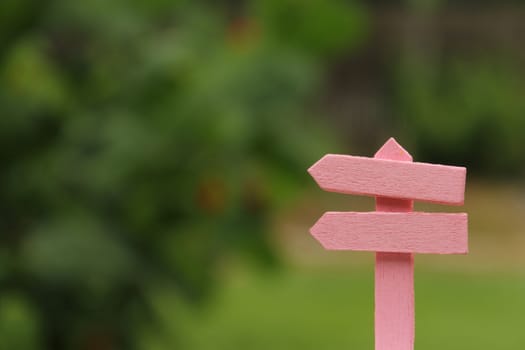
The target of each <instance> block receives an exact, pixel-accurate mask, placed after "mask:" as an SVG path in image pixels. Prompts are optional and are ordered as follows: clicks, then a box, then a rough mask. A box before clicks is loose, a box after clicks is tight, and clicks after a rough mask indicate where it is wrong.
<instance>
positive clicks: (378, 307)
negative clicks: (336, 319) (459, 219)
mask: <svg viewBox="0 0 525 350" xmlns="http://www.w3.org/2000/svg"><path fill="white" fill-rule="evenodd" d="M374 157H375V158H377V159H393V160H398V161H405V162H412V156H411V155H410V154H409V153H408V152H407V151H406V150H405V149H404V148H403V147H401V146H400V145H399V144H398V143H397V142H396V140H394V139H393V138H391V139H389V140H388V141H387V142H386V143H385V144H384V145H383V147H381V148H380V149H379V151H377V152H376V154H375V156H374ZM413 206H414V204H413V201H412V200H403V199H392V198H385V197H376V211H378V212H411V211H412V209H413ZM414 302H415V301H414V255H413V254H411V253H383V252H378V253H376V266H375V349H376V350H413V349H414V336H415V310H414Z"/></svg>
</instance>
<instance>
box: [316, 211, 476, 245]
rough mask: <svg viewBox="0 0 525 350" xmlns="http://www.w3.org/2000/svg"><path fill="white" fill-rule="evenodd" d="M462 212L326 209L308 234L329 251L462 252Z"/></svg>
mask: <svg viewBox="0 0 525 350" xmlns="http://www.w3.org/2000/svg"><path fill="white" fill-rule="evenodd" d="M467 221H468V218H467V214H464V213H457V214H456V213H453V214H450V213H419V212H409V213H402V212H327V213H325V214H324V215H323V216H322V217H321V218H320V219H319V220H318V221H317V222H316V223H315V225H314V226H313V227H312V228H311V229H310V233H311V234H312V235H313V236H314V237H315V238H316V239H317V240H318V241H319V242H320V243H321V244H322V245H323V246H324V247H325V248H326V249H330V250H358V251H374V252H397V253H428V254H466V253H467V252H468V230H467V226H468V223H467Z"/></svg>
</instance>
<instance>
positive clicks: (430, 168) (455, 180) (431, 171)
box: [308, 154, 466, 205]
mask: <svg viewBox="0 0 525 350" xmlns="http://www.w3.org/2000/svg"><path fill="white" fill-rule="evenodd" d="M308 172H309V173H310V174H311V175H312V177H313V178H314V179H315V181H316V182H317V183H318V184H319V186H320V187H321V188H322V189H323V190H326V191H330V192H339V193H346V194H358V195H366V196H383V197H392V198H401V199H409V200H419V201H426V202H434V203H441V204H452V205H461V204H463V201H464V193H465V178H466V169H465V168H463V167H456V166H446V165H435V164H427V163H407V162H406V161H405V162H403V161H398V160H385V159H374V158H367V157H354V156H346V155H337V154H327V155H325V156H324V157H323V158H321V159H320V160H319V161H318V162H317V163H315V164H314V165H313V166H312V167H310V169H308Z"/></svg>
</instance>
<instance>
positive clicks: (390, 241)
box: [308, 138, 468, 350]
mask: <svg viewBox="0 0 525 350" xmlns="http://www.w3.org/2000/svg"><path fill="white" fill-rule="evenodd" d="M308 172H309V173H310V174H311V175H312V177H313V178H314V179H315V181H316V182H317V183H318V184H319V186H320V187H321V188H322V189H323V190H326V191H331V192H339V193H346V194H357V195H366V196H374V197H376V211H375V212H357V213H356V212H327V213H325V214H324V215H323V216H322V217H321V218H320V219H319V221H317V222H316V223H315V225H314V226H313V227H312V228H311V229H310V232H311V234H312V235H313V236H314V237H315V238H316V239H317V240H318V241H319V242H320V243H321V244H322V245H323V247H325V248H326V249H329V250H360V251H373V252H376V268H375V349H376V350H412V349H413V348H414V328H415V327H414V256H413V253H433V254H466V253H467V252H468V228H467V221H468V218H467V214H463V213H459V214H455V213H454V214H452V213H419V212H412V207H413V201H414V200H420V201H427V202H434V203H441V204H450V205H462V204H463V201H464V193H465V178H466V169H465V168H463V167H455V166H445V165H435V164H427V163H413V162H412V156H411V155H410V154H409V153H408V152H407V151H405V150H404V149H403V147H401V146H400V145H399V144H398V143H397V142H396V140H394V139H393V138H391V139H389V140H388V141H387V142H386V143H385V144H384V145H383V147H381V149H380V150H379V151H377V153H376V154H375V157H374V158H366V157H354V156H345V155H333V154H328V155H326V156H324V157H323V158H321V159H320V160H319V161H318V162H317V163H315V164H314V165H313V166H312V167H311V168H310V169H308Z"/></svg>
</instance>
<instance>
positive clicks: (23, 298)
mask: <svg viewBox="0 0 525 350" xmlns="http://www.w3.org/2000/svg"><path fill="white" fill-rule="evenodd" d="M524 35H525V6H524V5H522V2H519V1H497V2H496V1H470V0H463V1H440V0H424V1H420V0H410V1H403V2H402V1H387V0H381V1H380V0H375V1H366V2H365V1H343V0H341V1H338V0H266V1H265V0H245V1H240V0H215V1H192V0H186V1H184V0H178V1H173V0H129V1H124V0H112V1H107V0H90V1H72V0H2V1H1V2H0V166H1V170H0V348H1V349H9V350H16V349H22V350H25V349H27V350H33V349H43V350H62V349H80V350H114V349H137V350H138V349H147V350H149V349H151V350H162V349H181V350H212V349H218V350H228V349H254V350H257V349H275V350H280V349H282V350H291V349H301V350H307V349H312V350H313V349H372V348H373V261H374V259H373V254H371V253H355V252H325V251H323V249H321V247H320V246H319V244H317V243H316V242H315V241H314V240H313V239H312V238H311V237H310V235H309V233H308V228H309V227H310V226H311V225H312V224H313V223H314V222H315V221H316V219H317V218H318V217H319V216H320V215H321V214H322V213H323V212H324V211H326V210H355V211H357V210H373V206H374V201H373V199H371V198H358V197H351V196H343V195H337V194H333V193H325V192H322V191H321V190H320V189H319V188H318V187H317V185H316V184H315V183H314V181H313V180H312V179H311V178H310V177H309V176H308V174H307V173H306V169H307V168H308V167H309V166H310V165H311V164H313V163H314V162H315V161H316V160H318V159H319V158H320V157H321V156H322V155H323V154H325V153H346V154H355V155H365V156H370V155H372V154H373V153H374V152H375V150H377V149H378V148H379V147H380V146H381V145H382V144H383V142H384V141H385V140H386V139H387V138H388V137H390V136H394V137H396V138H397V140H398V141H399V142H400V143H401V144H402V145H404V146H405V147H406V148H407V149H408V150H409V151H410V152H411V153H412V154H413V155H414V158H415V160H417V161H425V162H435V163H446V164H457V165H464V166H467V167H468V170H469V173H468V184H467V193H466V204H465V206H464V207H459V208H448V207H440V206H436V205H421V204H416V209H417V210H431V211H453V210H457V211H467V212H468V213H469V215H470V250H471V253H470V254H469V255H468V256H418V257H417V258H416V264H417V267H416V295H417V299H416V300H417V303H416V305H417V332H416V347H417V348H418V349H427V350H431V349H436V350H438V349H440V350H441V349H462V350H465V349H476V350H477V349H509V350H510V349H513V350H515V349H524V348H525V332H524V331H523V329H524V326H525V216H524V215H523V213H524V212H525V183H524V181H523V176H524V175H525V147H524V144H525V98H524V96H525V71H524V70H525V49H524V46H523V38H524Z"/></svg>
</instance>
